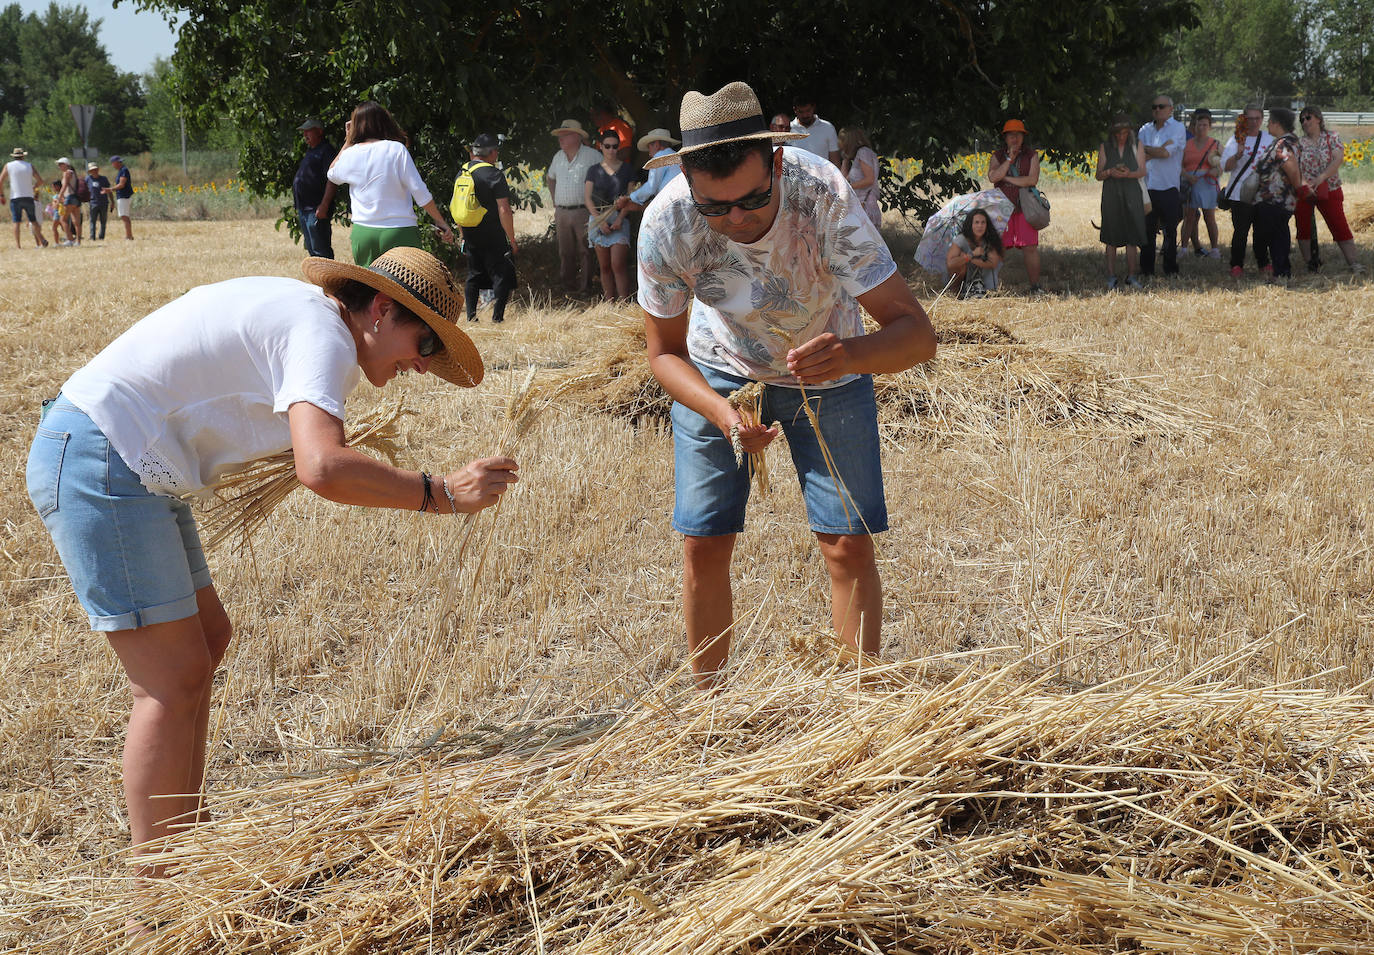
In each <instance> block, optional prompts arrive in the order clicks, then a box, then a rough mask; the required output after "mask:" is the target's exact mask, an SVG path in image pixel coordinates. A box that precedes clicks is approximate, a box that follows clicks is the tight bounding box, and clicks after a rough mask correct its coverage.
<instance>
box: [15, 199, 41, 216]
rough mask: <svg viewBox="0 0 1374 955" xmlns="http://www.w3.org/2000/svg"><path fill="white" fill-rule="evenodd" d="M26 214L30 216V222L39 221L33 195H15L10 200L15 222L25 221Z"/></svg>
mask: <svg viewBox="0 0 1374 955" xmlns="http://www.w3.org/2000/svg"><path fill="white" fill-rule="evenodd" d="M24 216H28V217H29V221H30V222H37V221H38V216H37V215H35V213H34V203H33V197H32V196H15V197H14V198H13V199H11V200H10V218H11V219H13V220H14V221H15V222H23V221H24Z"/></svg>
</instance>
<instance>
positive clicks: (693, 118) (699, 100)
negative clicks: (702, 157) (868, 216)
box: [644, 81, 810, 169]
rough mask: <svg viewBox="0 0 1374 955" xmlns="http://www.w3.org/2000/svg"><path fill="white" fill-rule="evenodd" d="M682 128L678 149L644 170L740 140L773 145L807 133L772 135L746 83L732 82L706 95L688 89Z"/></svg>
mask: <svg viewBox="0 0 1374 955" xmlns="http://www.w3.org/2000/svg"><path fill="white" fill-rule="evenodd" d="M678 118H679V119H680V120H681V122H679V123H678V125H679V126H681V127H682V148H681V149H679V150H678V151H677V152H676V153H674V154H673V155H671V156H660V157H659V158H657V159H650V160H649V161H648V162H646V163H645V164H644V168H645V169H656V168H658V167H659V166H670V165H675V164H677V163H680V162H682V157H683V156H685V155H686V154H687V153H691V152H696V151H697V150H698V149H705V148H706V147H707V146H714V145H716V144H717V143H733V142H738V141H740V140H742V139H766V140H768V141H769V142H771V143H772V144H773V145H775V146H776V145H779V144H781V143H785V142H787V141H788V140H791V139H805V138H806V137H807V136H808V135H810V134H809V133H775V132H773V131H772V130H771V129H769V128H768V120H767V118H766V117H765V116H764V115H763V107H762V106H760V105H759V98H758V97H757V96H755V95H754V91H753V90H752V89H750V88H749V84H748V83H741V82H739V81H736V82H734V83H728V84H726V85H725V86H722V87H721V88H720V89H719V90H717V91H716V92H715V93H713V94H712V95H710V96H706V95H704V94H702V93H698V92H697V91H696V90H692V91H691V92H689V93H688V94H687V95H686V96H684V97H682V110H681V112H680V113H679V115H678Z"/></svg>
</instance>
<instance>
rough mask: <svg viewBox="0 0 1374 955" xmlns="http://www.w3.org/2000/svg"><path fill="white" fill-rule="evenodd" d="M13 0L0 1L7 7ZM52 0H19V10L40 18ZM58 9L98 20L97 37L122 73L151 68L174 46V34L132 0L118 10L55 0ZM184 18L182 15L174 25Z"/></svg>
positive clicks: (106, 0) (92, 1) (99, 3)
mask: <svg viewBox="0 0 1374 955" xmlns="http://www.w3.org/2000/svg"><path fill="white" fill-rule="evenodd" d="M11 2H13V0H3V5H4V6H8V5H9V4H10V3H11ZM50 2H51V0H18V3H19V6H20V8H21V9H22V10H23V11H24V12H25V13H26V14H27V13H36V14H38V15H39V16H42V15H43V14H44V13H45V12H47V9H48V4H49V3H50ZM58 5H59V6H64V7H69V6H79V7H85V8H86V15H87V17H88V18H89V19H91V20H100V21H101V24H100V30H99V33H98V34H97V35H98V36H99V37H100V43H101V45H102V46H104V47H105V51H106V52H107V53H109V54H110V62H111V63H113V64H114V66H115V69H117V70H120V71H122V72H125V73H142V72H144V71H145V70H147V69H148V68H149V67H150V66H152V65H153V60H154V59H156V58H157V57H159V56H171V55H172V50H173V49H174V48H175V47H176V33H175V32H173V30H172V28H171V27H169V26H168V25H167V21H166V20H164V19H163V18H162V14H160V13H149V12H146V11H139V10H136V9H135V8H134V5H133V3H132V0H124V2H123V3H121V4H120V5H119V6H118V7H116V6H114V5H113V4H112V3H111V2H110V0H58ZM183 19H185V15H184V14H182V15H181V16H180V17H178V20H177V22H178V23H180V22H181V20H183Z"/></svg>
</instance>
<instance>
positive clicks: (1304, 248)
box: [1298, 239, 1312, 262]
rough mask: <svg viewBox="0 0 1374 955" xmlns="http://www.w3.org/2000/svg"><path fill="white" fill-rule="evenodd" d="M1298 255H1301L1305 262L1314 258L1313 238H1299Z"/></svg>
mask: <svg viewBox="0 0 1374 955" xmlns="http://www.w3.org/2000/svg"><path fill="white" fill-rule="evenodd" d="M1298 255H1300V256H1301V257H1302V260H1303V261H1304V262H1307V261H1309V260H1310V259H1311V258H1312V240H1311V239H1299V240H1298Z"/></svg>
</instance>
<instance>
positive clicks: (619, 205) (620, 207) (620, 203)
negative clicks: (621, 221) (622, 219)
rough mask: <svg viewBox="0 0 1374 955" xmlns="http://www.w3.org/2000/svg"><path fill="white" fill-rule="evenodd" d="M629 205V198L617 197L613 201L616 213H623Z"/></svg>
mask: <svg viewBox="0 0 1374 955" xmlns="http://www.w3.org/2000/svg"><path fill="white" fill-rule="evenodd" d="M629 204H630V197H629V196H619V197H617V198H616V200H615V208H616V211H617V212H624V211H625V208H626V207H627V206H628V205H629Z"/></svg>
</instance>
